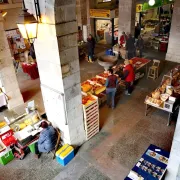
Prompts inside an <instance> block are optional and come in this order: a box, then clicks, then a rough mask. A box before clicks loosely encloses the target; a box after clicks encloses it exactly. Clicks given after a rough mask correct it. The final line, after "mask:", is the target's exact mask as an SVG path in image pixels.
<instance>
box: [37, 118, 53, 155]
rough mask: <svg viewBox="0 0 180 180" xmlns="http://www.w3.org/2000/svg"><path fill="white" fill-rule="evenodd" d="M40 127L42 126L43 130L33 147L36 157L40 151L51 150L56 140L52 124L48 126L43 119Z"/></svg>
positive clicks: (46, 151)
mask: <svg viewBox="0 0 180 180" xmlns="http://www.w3.org/2000/svg"><path fill="white" fill-rule="evenodd" d="M40 127H41V128H43V130H42V131H41V133H40V136H39V139H38V142H37V143H36V147H35V154H36V157H37V158H38V157H39V155H40V153H48V152H50V151H52V150H53V149H54V148H55V145H56V142H57V134H56V131H55V129H54V128H53V127H52V126H49V125H48V123H47V122H46V121H43V122H42V123H41V125H40Z"/></svg>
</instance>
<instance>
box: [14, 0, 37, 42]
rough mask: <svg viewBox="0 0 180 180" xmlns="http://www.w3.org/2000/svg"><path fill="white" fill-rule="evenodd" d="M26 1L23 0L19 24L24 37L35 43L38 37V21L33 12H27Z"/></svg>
mask: <svg viewBox="0 0 180 180" xmlns="http://www.w3.org/2000/svg"><path fill="white" fill-rule="evenodd" d="M27 11H28V10H27V9H26V8H25V3H24V1H23V9H22V12H21V14H20V15H19V17H18V21H17V26H18V28H19V30H20V32H21V35H22V37H23V38H24V39H28V41H29V42H30V43H33V42H34V40H35V39H36V38H37V29H38V21H37V20H36V19H35V17H34V16H33V14H30V13H28V12H27Z"/></svg>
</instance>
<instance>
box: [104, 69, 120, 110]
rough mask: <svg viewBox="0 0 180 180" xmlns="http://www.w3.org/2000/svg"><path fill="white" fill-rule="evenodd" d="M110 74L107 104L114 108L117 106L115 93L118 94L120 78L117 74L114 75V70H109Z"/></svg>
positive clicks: (107, 81) (107, 83) (107, 82)
mask: <svg viewBox="0 0 180 180" xmlns="http://www.w3.org/2000/svg"><path fill="white" fill-rule="evenodd" d="M108 73H109V76H108V78H107V80H106V84H105V86H106V95H107V105H108V106H109V107H112V109H114V108H115V102H114V99H115V95H116V88H117V85H118V78H117V76H116V75H114V73H113V70H112V69H109V70H108Z"/></svg>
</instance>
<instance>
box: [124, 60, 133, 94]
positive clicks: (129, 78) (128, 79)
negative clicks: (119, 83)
mask: <svg viewBox="0 0 180 180" xmlns="http://www.w3.org/2000/svg"><path fill="white" fill-rule="evenodd" d="M124 65H125V67H124V70H123V76H122V77H121V79H122V80H125V84H126V91H125V94H126V95H131V93H132V89H133V83H134V80H135V73H134V68H133V66H132V65H131V64H130V63H129V60H125V61H124Z"/></svg>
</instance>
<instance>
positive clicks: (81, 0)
mask: <svg viewBox="0 0 180 180" xmlns="http://www.w3.org/2000/svg"><path fill="white" fill-rule="evenodd" d="M76 14H77V23H78V26H81V28H82V26H83V25H87V4H86V0H76Z"/></svg>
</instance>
